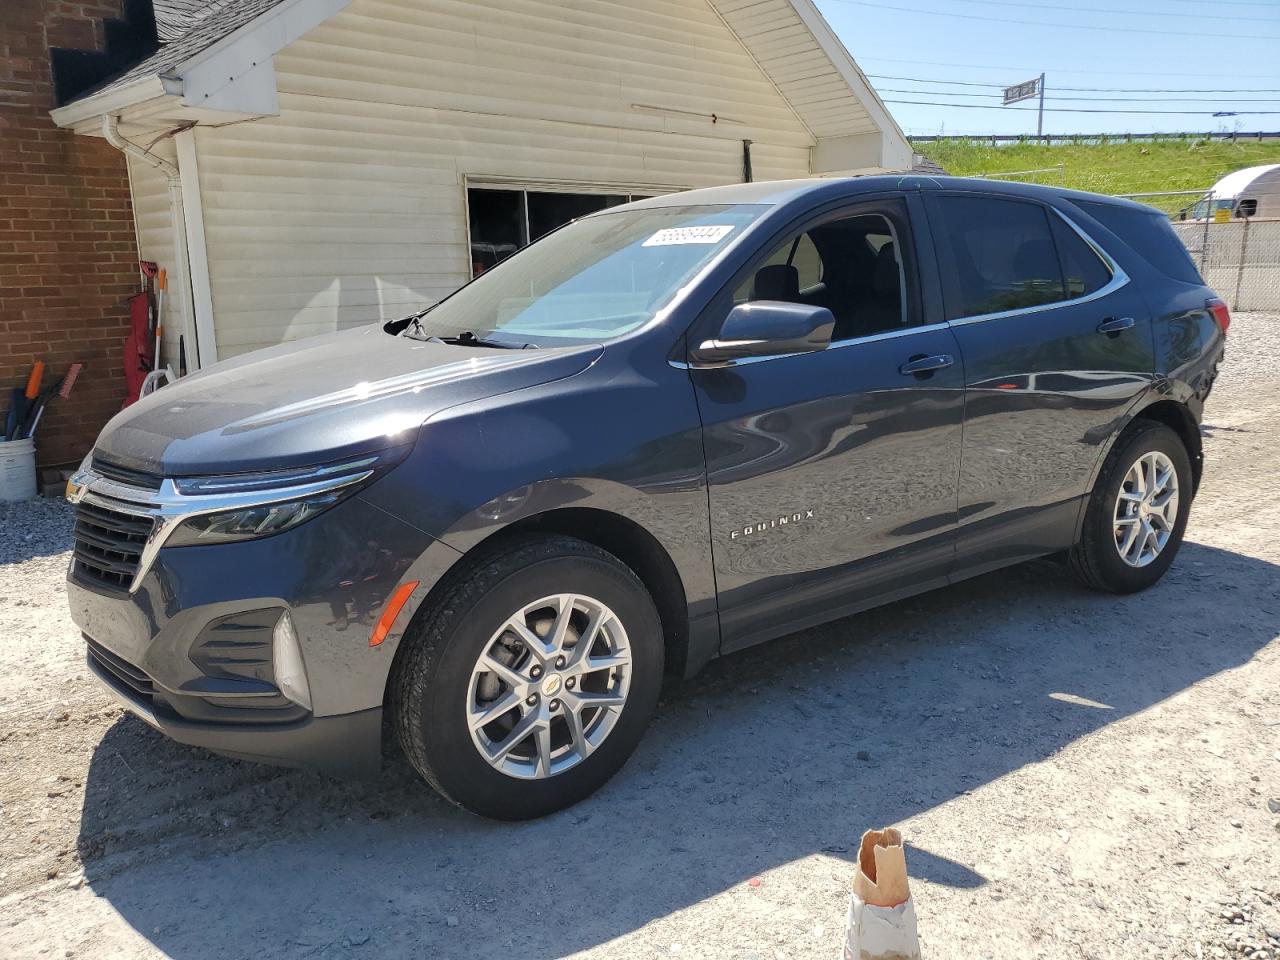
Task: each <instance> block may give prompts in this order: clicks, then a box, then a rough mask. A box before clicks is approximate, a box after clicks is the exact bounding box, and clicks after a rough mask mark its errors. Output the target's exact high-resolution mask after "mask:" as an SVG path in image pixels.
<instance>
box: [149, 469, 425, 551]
mask: <svg viewBox="0 0 1280 960" xmlns="http://www.w3.org/2000/svg"><path fill="white" fill-rule="evenodd" d="M408 452H409V447H407V446H402V447H393V448H390V449H387V450H384V451H381V452H379V453H377V454H373V455H368V456H364V457H361V458H359V459H356V460H347V461H343V462H340V463H333V464H321V465H320V466H314V467H302V468H296V469H289V470H278V471H270V472H263V473H240V474H227V475H225V476H214V477H178V478H176V479H175V480H174V481H173V482H174V486H175V487H176V489H177V492H178V493H179V494H181V496H179V497H178V498H177V500H178V501H186V502H187V503H189V504H190V506H191V507H192V508H198V509H192V510H191V511H190V512H189V513H188V515H187V516H186V517H185V518H184V519H182V520H181V522H180V523H178V525H177V527H176V529H174V530H173V533H172V534H170V536H169V538H168V540H167V541H166V544H165V545H166V546H173V547H183V546H195V545H198V544H212V543H231V542H234V541H238V540H256V539H258V538H259V537H270V536H273V535H274V534H277V533H283V532H284V531H286V530H291V529H293V528H294V527H296V526H299V525H300V524H303V523H306V522H307V521H308V520H310V519H311V518H312V517H314V516H316V514H319V513H323V512H324V511H325V510H328V509H329V508H330V507H333V506H335V505H336V504H338V503H340V502H341V501H343V500H345V499H346V498H347V497H349V496H351V495H352V494H353V493H355V492H356V491H357V490H359V489H361V488H362V487H364V486H365V485H367V484H368V483H370V482H371V481H372V480H373V479H374V478H375V477H377V476H380V475H381V474H382V473H384V472H386V470H387V469H389V468H390V467H392V466H394V465H395V464H397V463H399V462H400V461H401V460H403V459H404V458H405V456H407V455H408ZM187 498H190V499H189V500H188V499H187ZM175 506H176V511H175V512H177V513H179V514H182V513H187V511H186V510H185V509H184V504H182V503H179V504H176V505H175Z"/></svg>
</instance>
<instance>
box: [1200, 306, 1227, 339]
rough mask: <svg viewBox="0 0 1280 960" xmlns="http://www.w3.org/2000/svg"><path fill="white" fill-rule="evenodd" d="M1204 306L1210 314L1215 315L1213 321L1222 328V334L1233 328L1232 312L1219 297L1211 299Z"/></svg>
mask: <svg viewBox="0 0 1280 960" xmlns="http://www.w3.org/2000/svg"><path fill="white" fill-rule="evenodd" d="M1204 305H1205V306H1206V307H1208V308H1209V312H1210V313H1212V314H1213V319H1214V320H1216V321H1217V323H1218V326H1219V327H1221V328H1222V332H1223V333H1226V332H1227V328H1228V327H1229V326H1231V311H1230V310H1228V309H1227V305H1226V303H1225V302H1224V301H1222V300H1219V299H1218V298H1217V297H1210V298H1209V299H1208V300H1206V301H1205V302H1204Z"/></svg>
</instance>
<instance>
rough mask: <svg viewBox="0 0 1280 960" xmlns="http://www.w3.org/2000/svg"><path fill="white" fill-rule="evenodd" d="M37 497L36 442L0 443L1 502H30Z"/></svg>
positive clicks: (15, 441)
mask: <svg viewBox="0 0 1280 960" xmlns="http://www.w3.org/2000/svg"><path fill="white" fill-rule="evenodd" d="M35 495H36V444H35V441H34V440H32V439H30V438H27V439H26V440H10V441H8V442H6V443H0V500H30V499H31V498H32V497H34V496H35Z"/></svg>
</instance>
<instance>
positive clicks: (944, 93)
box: [876, 87, 1280, 103]
mask: <svg viewBox="0 0 1280 960" xmlns="http://www.w3.org/2000/svg"><path fill="white" fill-rule="evenodd" d="M1055 89H1058V90H1065V89H1066V87H1057V88H1055ZM876 92H877V93H909V94H911V95H912V96H919V97H926V96H938V97H977V98H982V97H993V96H995V94H994V93H958V92H956V91H954V90H921V89H919V88H915V89H904V88H901V87H877V88H876ZM1066 100H1074V101H1078V102H1082V103H1280V97H1230V98H1223V97H1207V98H1206V97H1059V96H1056V95H1055V94H1051V93H1048V92H1047V91H1046V93H1045V102H1046V103H1050V102H1062V101H1066Z"/></svg>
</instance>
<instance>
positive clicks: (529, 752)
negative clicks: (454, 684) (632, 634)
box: [466, 593, 631, 780]
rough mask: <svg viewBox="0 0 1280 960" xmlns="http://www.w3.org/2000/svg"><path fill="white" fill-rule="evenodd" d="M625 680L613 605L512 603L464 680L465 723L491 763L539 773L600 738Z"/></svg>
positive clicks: (569, 763)
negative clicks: (512, 607)
mask: <svg viewBox="0 0 1280 960" xmlns="http://www.w3.org/2000/svg"><path fill="white" fill-rule="evenodd" d="M630 685H631V648H630V645H629V644H628V641H627V633H626V630H625V629H624V627H623V625H622V622H621V621H620V620H619V619H618V618H617V616H616V615H615V614H614V612H613V611H612V610H610V609H609V608H608V607H607V606H605V605H604V604H603V603H601V602H600V601H599V600H595V599H593V598H591V597H587V596H582V595H580V594H568V593H564V594H556V595H555V596H551V597H545V598H543V599H541V600H538V601H535V602H534V603H531V604H528V605H527V606H525V607H523V608H521V609H520V610H517V611H516V612H515V613H514V614H512V615H511V616H510V617H508V618H507V620H506V622H505V623H503V625H502V626H501V627H500V628H499V629H498V631H497V632H496V633H495V634H494V635H493V636H492V638H491V639H490V640H489V642H488V643H487V644H486V645H485V648H484V651H483V652H482V653H481V654H480V657H479V659H478V660H477V661H476V664H475V667H474V668H473V669H472V672H471V681H470V683H469V684H468V689H467V700H466V720H467V728H468V729H469V730H470V731H471V739H472V742H473V743H474V744H475V746H476V749H477V750H479V751H480V755H481V756H482V757H483V758H484V759H485V760H486V761H487V762H488V763H489V765H490V766H492V767H493V768H494V769H496V770H498V771H500V772H501V773H504V774H506V775H508V776H511V777H516V778H519V779H524V780H541V779H545V778H547V777H551V776H555V775H556V774H559V773H563V772H564V771H565V770H568V769H570V768H571V767H574V766H577V765H578V764H579V763H581V762H582V761H583V760H585V759H586V758H587V757H588V756H590V755H591V754H592V753H593V752H594V751H595V750H596V749H597V748H598V747H599V746H600V744H601V743H602V742H603V741H604V739H605V738H606V737H608V736H609V733H610V732H611V731H612V730H613V728H614V727H615V726H616V724H617V722H618V719H619V718H620V717H621V716H622V711H623V709H624V708H625V706H626V702H627V692H628V690H629V689H630Z"/></svg>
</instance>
